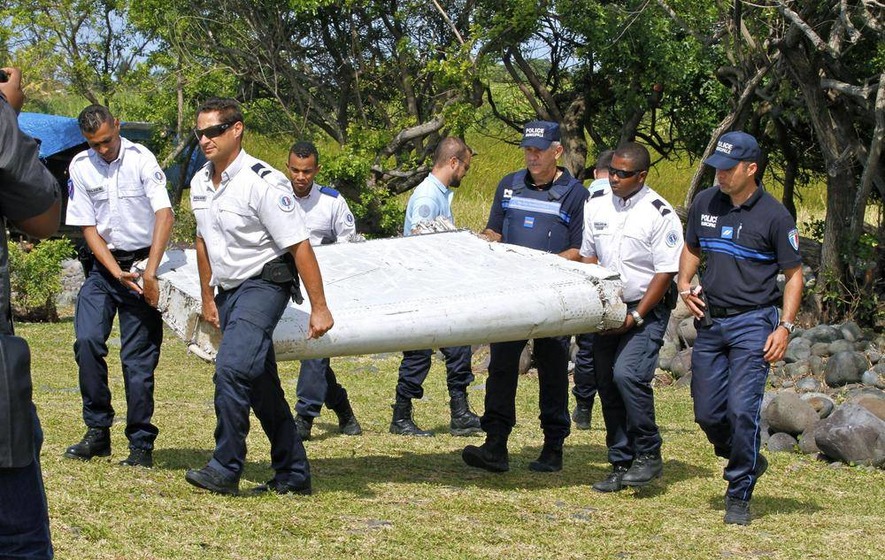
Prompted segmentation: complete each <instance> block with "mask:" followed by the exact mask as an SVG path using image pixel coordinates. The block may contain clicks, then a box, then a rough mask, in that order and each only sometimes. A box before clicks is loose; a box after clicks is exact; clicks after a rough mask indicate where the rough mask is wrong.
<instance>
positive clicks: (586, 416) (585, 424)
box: [572, 401, 593, 430]
mask: <svg viewBox="0 0 885 560" xmlns="http://www.w3.org/2000/svg"><path fill="white" fill-rule="evenodd" d="M592 414H593V405H592V404H587V403H586V402H581V401H578V403H577V404H576V405H575V411H574V412H573V413H572V421H573V422H574V423H575V428H577V429H579V430H589V429H590V419H591V418H592Z"/></svg>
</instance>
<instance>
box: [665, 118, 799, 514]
mask: <svg viewBox="0 0 885 560" xmlns="http://www.w3.org/2000/svg"><path fill="white" fill-rule="evenodd" d="M761 157H762V153H761V151H760V150H759V144H758V143H757V142H756V139H755V138H754V137H753V136H751V135H749V134H747V133H746V132H740V131H735V132H727V133H725V134H723V135H722V137H720V138H719V141H718V142H717V143H716V150H715V152H714V153H713V155H711V156H710V157H709V158H707V159H706V160H704V163H706V164H707V165H709V166H711V167H713V168H714V169H715V170H716V188H712V189H706V190H704V191H701V192H700V193H698V195H697V196H696V197H695V199H694V202H692V204H691V209H690V210H689V212H688V228H687V229H686V243H685V248H684V249H683V251H682V258H681V259H680V262H679V278H678V282H677V284H678V286H679V294H680V295H681V296H682V298H683V300H684V301H685V303H686V305H687V306H688V309H689V310H690V311H691V312H692V313H693V314H694V316H695V317H696V318H698V319H701V318H705V319H706V320H705V323H707V324H706V325H704V324H702V323H700V322H699V321H696V322H695V324H696V326H697V327H698V329H697V330H698V337H697V340H696V341H695V344H694V347H693V348H692V358H691V360H692V378H691V394H692V397H694V413H695V419H696V421H697V423H698V424H699V425H700V427H701V429H702V430H703V431H704V433H705V434H706V435H707V439H709V440H710V443H712V444H713V450H714V452H715V453H716V455H718V456H719V457H722V458H724V459H727V460H728V464H727V465H726V467H725V472H724V473H723V476H724V478H725V480H727V481H728V488H727V490H726V493H725V518H724V521H725V523H729V524H737V525H747V524H749V523H750V520H751V516H750V498H751V497H752V496H753V489H754V488H755V486H756V482H757V481H758V480H759V477H760V476H762V475H763V474H764V473H765V470H766V469H767V468H768V461H767V460H766V459H765V457H764V456H763V455H762V454H761V453H760V452H759V450H760V419H759V415H760V411H761V409H762V397H763V395H764V393H765V383H766V380H767V379H768V370H769V364H771V363H774V362H777V361H778V360H780V359H781V357H783V355H784V352H785V351H786V348H787V343H788V342H789V338H790V333H792V332H793V321H795V319H796V313H797V312H798V311H799V303H800V300H801V297H802V258H801V256H800V255H799V231H798V230H797V229H796V222H795V220H794V219H793V217H792V216H790V213H789V212H788V211H787V209H786V208H784V206H783V205H782V204H781V203H780V202H778V201H777V200H776V199H775V198H774V197H772V196H771V195H770V194H768V193H767V192H766V191H765V188H764V187H763V186H762V183H761V182H760V181H759V179H758V178H757V177H756V174H757V172H758V171H759V160H760V159H761ZM701 255H703V256H704V260H705V263H704V270H703V274H702V278H701V285H699V286H695V287H692V286H691V283H692V280H693V278H694V276H695V273H697V272H698V269H699V267H700V263H701ZM781 271H783V273H784V275H785V277H786V279H787V281H786V284H785V286H784V292H783V295H781V293H780V290H779V289H778V285H777V275H778V273H779V272H781ZM702 297H703V299H702ZM781 297H783V313H782V314H779V313H778V304H779V303H780V302H781ZM707 304H709V305H707Z"/></svg>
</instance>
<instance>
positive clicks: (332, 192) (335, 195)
mask: <svg viewBox="0 0 885 560" xmlns="http://www.w3.org/2000/svg"><path fill="white" fill-rule="evenodd" d="M320 192H321V193H323V194H327V195H329V196H331V197H332V198H338V197H339V196H340V195H341V193H339V192H338V191H336V190H335V189H333V188H332V187H320Z"/></svg>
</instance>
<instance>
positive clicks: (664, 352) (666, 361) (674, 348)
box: [658, 340, 679, 371]
mask: <svg viewBox="0 0 885 560" xmlns="http://www.w3.org/2000/svg"><path fill="white" fill-rule="evenodd" d="M677 353H679V345H678V344H676V343H675V342H674V341H672V340H664V344H663V346H661V351H660V353H659V354H658V367H659V368H661V369H663V370H667V371H670V370H671V367H672V363H673V358H675V357H676V354H677Z"/></svg>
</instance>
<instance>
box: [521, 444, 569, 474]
mask: <svg viewBox="0 0 885 560" xmlns="http://www.w3.org/2000/svg"><path fill="white" fill-rule="evenodd" d="M529 470H531V471H535V472H559V471H561V470H562V444H559V445H547V444H546V443H545V444H544V448H543V449H541V455H540V456H539V457H538V460H537V461H532V462H531V463H529Z"/></svg>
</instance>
